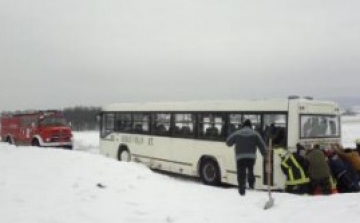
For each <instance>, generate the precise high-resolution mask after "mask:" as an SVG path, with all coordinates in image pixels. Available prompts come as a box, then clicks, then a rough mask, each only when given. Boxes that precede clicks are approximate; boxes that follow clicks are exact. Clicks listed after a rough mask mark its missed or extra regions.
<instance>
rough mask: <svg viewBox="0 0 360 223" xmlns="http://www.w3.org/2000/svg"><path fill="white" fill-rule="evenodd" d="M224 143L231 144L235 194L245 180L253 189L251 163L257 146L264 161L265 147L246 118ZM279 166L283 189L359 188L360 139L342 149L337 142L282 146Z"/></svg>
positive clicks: (242, 189)
mask: <svg viewBox="0 0 360 223" xmlns="http://www.w3.org/2000/svg"><path fill="white" fill-rule="evenodd" d="M226 144H227V146H233V145H235V157H236V166H237V179H238V188H239V194H240V195H241V196H244V195H245V192H246V182H248V183H249V188H250V189H253V188H254V184H255V176H254V165H255V162H256V151H257V149H259V151H260V153H261V154H262V156H263V157H264V158H265V165H266V166H267V165H269V162H268V161H267V159H266V158H267V156H266V154H267V149H266V145H265V142H264V140H263V138H262V137H261V136H260V134H259V133H258V132H256V131H255V130H253V129H252V124H251V121H250V120H245V122H244V123H243V128H242V129H240V130H237V131H235V132H234V133H233V134H231V135H230V136H229V137H228V138H227V140H226ZM281 169H282V171H283V173H284V174H285V175H286V182H285V191H286V192H289V193H294V194H332V193H336V192H340V193H347V192H358V191H360V186H359V179H360V141H359V142H358V143H357V149H356V150H353V149H344V148H343V147H342V146H341V145H340V144H331V146H330V148H326V149H324V148H320V146H319V145H314V146H312V147H311V148H307V149H305V147H304V146H303V145H301V144H299V143H298V144H297V145H296V151H295V152H289V151H286V150H284V153H282V155H281Z"/></svg>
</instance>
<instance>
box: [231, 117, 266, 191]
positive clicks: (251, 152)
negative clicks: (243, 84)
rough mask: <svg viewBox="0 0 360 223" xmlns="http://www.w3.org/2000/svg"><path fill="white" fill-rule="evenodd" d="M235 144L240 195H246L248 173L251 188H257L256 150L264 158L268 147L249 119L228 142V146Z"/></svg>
mask: <svg viewBox="0 0 360 223" xmlns="http://www.w3.org/2000/svg"><path fill="white" fill-rule="evenodd" d="M234 144H235V158H236V166H237V180H238V187H239V194H240V195H241V196H244V195H245V190H246V172H247V181H248V183H249V188H250V189H253V188H254V186H255V176H254V165H255V162H256V150H257V149H259V150H260V153H261V155H262V156H263V157H266V145H265V142H264V140H263V139H262V138H261V136H260V135H259V133H257V132H256V131H255V130H253V129H252V124H251V121H250V120H249V119H246V120H245V122H244V123H243V128H242V129H240V130H237V131H235V132H234V133H233V134H231V135H230V136H229V137H228V138H227V140H226V145H227V146H233V145H234Z"/></svg>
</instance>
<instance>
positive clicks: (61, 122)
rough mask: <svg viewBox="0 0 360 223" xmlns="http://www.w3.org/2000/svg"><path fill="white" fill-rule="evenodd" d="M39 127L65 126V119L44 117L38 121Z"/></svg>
mask: <svg viewBox="0 0 360 223" xmlns="http://www.w3.org/2000/svg"><path fill="white" fill-rule="evenodd" d="M39 124H40V126H54V127H57V126H67V122H66V120H65V118H62V117H44V118H43V119H40V122H39Z"/></svg>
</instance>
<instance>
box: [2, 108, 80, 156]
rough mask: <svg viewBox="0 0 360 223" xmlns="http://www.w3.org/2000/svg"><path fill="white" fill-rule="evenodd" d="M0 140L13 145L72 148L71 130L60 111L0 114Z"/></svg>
mask: <svg viewBox="0 0 360 223" xmlns="http://www.w3.org/2000/svg"><path fill="white" fill-rule="evenodd" d="M0 135H1V140H2V141H5V142H8V143H10V144H15V145H32V146H40V147H64V148H68V149H72V147H73V140H72V136H73V135H72V131H71V128H70V127H69V125H68V123H67V121H66V119H65V117H64V115H63V113H62V112H61V111H55V110H51V111H31V112H16V113H4V114H2V115H1V129H0Z"/></svg>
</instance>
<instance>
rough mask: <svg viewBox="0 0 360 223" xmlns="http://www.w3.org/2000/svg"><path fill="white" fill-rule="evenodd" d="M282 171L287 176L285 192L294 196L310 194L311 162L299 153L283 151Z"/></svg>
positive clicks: (281, 154) (281, 156)
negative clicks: (309, 168) (309, 169)
mask: <svg viewBox="0 0 360 223" xmlns="http://www.w3.org/2000/svg"><path fill="white" fill-rule="evenodd" d="M281 150H282V151H281V153H280V158H281V170H282V171H283V173H284V174H285V176H286V181H285V191H286V192H288V193H293V194H308V193H309V183H310V179H309V175H308V166H309V162H308V161H307V160H306V159H305V157H304V156H302V155H300V154H299V153H298V151H296V152H293V153H291V152H289V151H288V150H285V149H281Z"/></svg>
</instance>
